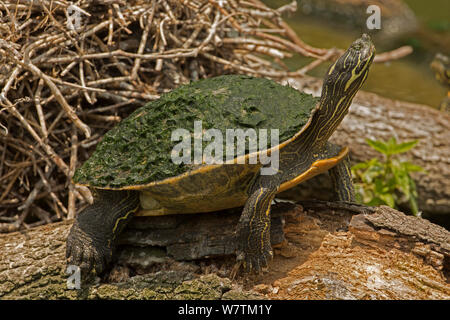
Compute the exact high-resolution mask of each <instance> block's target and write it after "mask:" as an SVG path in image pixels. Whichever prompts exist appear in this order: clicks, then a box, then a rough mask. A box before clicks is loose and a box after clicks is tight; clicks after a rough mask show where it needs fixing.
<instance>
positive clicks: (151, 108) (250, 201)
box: [67, 34, 375, 273]
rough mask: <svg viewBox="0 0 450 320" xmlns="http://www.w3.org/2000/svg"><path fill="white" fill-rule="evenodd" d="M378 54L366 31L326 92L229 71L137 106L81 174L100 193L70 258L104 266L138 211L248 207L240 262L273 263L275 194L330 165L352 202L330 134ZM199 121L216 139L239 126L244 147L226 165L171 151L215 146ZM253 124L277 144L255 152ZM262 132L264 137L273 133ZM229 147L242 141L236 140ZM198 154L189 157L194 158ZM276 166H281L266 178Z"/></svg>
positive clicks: (77, 230) (77, 228)
mask: <svg viewBox="0 0 450 320" xmlns="http://www.w3.org/2000/svg"><path fill="white" fill-rule="evenodd" d="M374 55H375V48H374V45H373V44H372V42H371V40H370V37H369V36H367V35H365V34H364V35H363V36H362V37H361V38H360V39H358V40H356V41H355V42H354V43H353V44H352V45H351V46H350V47H349V49H348V50H347V51H346V52H345V53H344V54H343V55H342V56H341V57H340V58H339V59H338V60H337V61H336V62H335V63H334V64H333V65H331V67H330V68H329V69H328V72H327V73H326V75H325V79H324V82H323V88H322V95H321V97H320V98H315V97H313V96H311V95H308V94H305V93H302V92H299V91H297V90H295V89H294V88H291V87H289V86H282V85H280V84H277V83H276V82H274V81H272V80H268V79H262V78H255V77H250V76H243V75H224V76H219V77H215V78H210V79H204V80H200V81H196V82H192V83H190V84H187V85H184V86H181V87H179V88H177V89H175V90H173V91H171V92H169V93H166V94H163V95H162V96H161V97H160V98H159V99H158V100H156V101H152V102H150V103H148V104H147V105H145V106H143V107H141V108H139V109H137V110H135V111H134V112H133V113H132V114H131V115H130V116H129V117H128V118H126V119H124V120H123V121H122V122H121V123H120V124H118V125H117V126H116V127H115V128H113V129H112V130H110V131H109V132H108V133H106V134H105V136H104V137H103V139H102V141H101V142H99V144H98V145H97V147H96V150H95V152H94V153H93V154H92V156H91V157H90V158H89V159H88V160H87V161H86V162H85V163H84V164H83V165H82V166H81V167H80V168H79V169H78V170H77V171H76V172H75V174H74V177H73V181H74V183H76V184H79V185H84V186H88V187H89V188H90V189H91V190H92V191H93V194H94V196H95V197H94V202H93V204H92V205H90V206H88V207H87V208H86V209H84V210H83V211H82V212H80V213H79V215H78V216H77V218H76V221H75V223H74V225H73V226H72V229H71V231H70V234H69V237H68V240H67V258H68V263H69V264H73V265H78V266H79V267H80V268H81V269H82V270H83V271H84V272H88V271H91V270H92V269H93V268H95V270H96V272H97V273H100V272H102V270H103V269H104V267H105V266H106V264H107V263H108V262H109V261H110V259H111V257H112V252H113V248H114V241H115V239H116V238H117V235H118V234H119V233H120V231H121V230H122V229H123V227H124V226H125V225H126V223H127V222H128V221H129V220H130V218H131V217H132V216H133V215H134V214H135V213H137V214H139V215H166V214H179V213H198V212H212V211H218V210H222V209H227V208H235V207H240V206H244V208H243V212H242V215H241V218H240V220H239V224H238V228H237V232H236V235H237V242H238V250H237V258H238V260H240V261H242V262H243V264H244V266H245V268H246V270H247V271H248V270H256V271H259V270H261V268H263V267H266V266H267V262H268V261H269V259H270V258H271V257H272V255H273V253H272V248H271V244H270V232H269V231H270V230H269V229H270V207H271V203H272V200H273V199H274V197H275V195H276V194H277V193H279V192H281V191H283V190H286V189H289V188H291V187H293V186H295V185H297V184H299V183H301V182H304V181H306V180H308V179H309V178H311V177H313V176H315V175H317V174H319V173H322V172H325V171H328V170H330V171H329V172H330V175H331V177H332V180H333V182H334V188H335V191H336V194H337V198H338V200H340V201H354V190H353V184H352V179H351V173H350V170H349V165H348V159H347V158H348V156H347V155H348V148H347V147H339V146H336V145H333V144H331V143H329V142H328V139H329V138H330V136H331V134H332V133H333V132H334V131H335V129H336V128H337V126H338V125H339V123H340V122H341V121H342V119H343V118H344V116H345V115H346V113H347V111H348V108H349V106H350V104H351V102H352V99H353V97H354V96H355V94H356V92H357V91H358V90H359V89H360V87H361V86H362V84H363V83H364V81H365V80H366V78H367V75H368V72H369V67H370V65H371V63H372V60H373V57H374ZM200 121H201V122H200ZM199 124H200V125H201V128H200V129H201V131H200V132H201V133H204V134H206V133H208V132H209V133H210V137H209V138H210V140H212V138H211V137H212V136H211V133H215V134H217V136H215V139H216V140H215V142H217V141H218V140H217V139H219V138H220V137H219V136H220V134H222V135H223V136H222V139H223V141H224V140H226V139H225V138H223V137H224V136H225V137H226V133H227V130H228V129H242V131H243V132H244V133H249V134H248V136H247V137H244V139H245V141H247V142H248V143H246V144H244V145H245V146H246V147H245V150H244V151H243V152H242V150H241V152H240V153H238V152H237V151H236V154H237V156H235V157H230V158H229V159H225V160H224V161H223V162H222V163H220V162H219V161H216V162H214V161H213V162H209V163H206V162H207V161H206V160H207V159H206V160H205V158H204V157H202V154H200V159H201V161H200V162H198V163H194V164H190V163H189V161H184V162H183V161H182V162H181V163H180V161H174V158H173V156H174V151H177V150H178V149H177V147H180V143H181V144H182V143H183V142H179V141H180V133H181V136H184V138H186V139H187V140H186V141H187V146H188V147H192V145H194V144H195V143H199V141H200V143H201V144H202V147H203V146H206V148H205V149H201V150H206V149H207V148H208V146H211V145H210V144H208V143H207V142H208V138H201V139H203V140H201V139H200V140H199V137H198V136H197V137H195V134H194V135H193V132H195V129H196V126H197V129H198V126H199ZM249 129H252V130H253V133H256V134H257V135H262V133H261V132H263V129H270V136H271V137H272V132H276V130H277V132H278V142H276V141H275V143H272V142H273V141H272V140H271V141H270V143H269V144H268V145H267V147H266V149H265V150H257V151H254V149H251V148H250V147H249V145H250V139H249V136H250V133H252V132H251V130H250V131H249ZM210 130H212V131H210ZM274 130H275V131H274ZM265 136H266V137H264V139H266V142H267V136H269V133H268V131H266V132H265ZM274 136H275V135H274ZM174 137H175V138H174ZM192 137H193V139H190V138H192ZM258 138H261V137H260V136H258ZM264 139H260V141H263V140H264ZM219 140H220V139H219ZM236 140H237V139H236ZM183 141H184V142H186V141H185V140H183ZM241 142H242V141H241ZM232 143H233V144H234V143H237V142H235V139H234V138H233V141H232ZM211 144H212V142H211ZM214 145H215V146H217V145H219V146H221V144H214ZM184 146H185V147H186V144H185V145H184ZM194 147H195V146H194ZM232 147H234V145H232ZM197 149H198V148H197ZM197 149H195V148H194V152H193V156H194V159H195V156H196V155H195V152H196V150H197ZM224 149H226V148H225V147H224ZM231 149H232V148H231ZM222 151H223V150H222ZM178 152H180V150H178ZM216 153H217V154H220V150H215V155H216ZM175 154H177V152H175ZM211 154H212V153H211ZM224 154H225V153H224ZM263 154H265V156H266V158H265V159H266V160H267V159H268V157H269V156H270V157H272V156H273V155H274V154H275V155H277V157H274V158H273V159H275V160H277V161H278V162H277V163H276V165H274V163H272V164H268V163H267V161H266V162H265V163H264V162H263V160H262V159H263ZM191 156H192V155H189V154H187V156H186V155H185V156H184V158H183V159H185V160H192V157H191ZM227 157H228V154H227ZM252 160H253V162H252ZM270 165H272V167H273V168H274V169H273V170H272V171H271V170H267V171H265V172H266V173H265V174H262V172H263V169H270V167H269V166H270ZM224 227H225V228H226V227H227V226H224Z"/></svg>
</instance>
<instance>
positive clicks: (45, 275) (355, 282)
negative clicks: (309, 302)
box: [0, 202, 450, 299]
mask: <svg viewBox="0 0 450 320" xmlns="http://www.w3.org/2000/svg"><path fill="white" fill-rule="evenodd" d="M273 212H274V218H273V219H274V220H272V225H273V230H272V231H273V233H272V242H273V244H274V247H275V257H274V261H273V262H272V263H271V264H270V269H269V271H268V272H266V273H263V274H260V275H245V274H241V273H238V276H237V278H236V279H235V280H233V281H232V280H230V279H229V275H230V272H231V269H232V266H233V265H234V256H233V255H232V254H231V255H230V254H229V250H232V249H233V248H234V246H235V243H231V244H229V243H226V244H225V243H221V244H220V242H221V241H228V242H233V237H230V234H231V233H230V230H233V229H234V228H235V223H236V222H237V217H238V213H239V212H238V210H236V211H234V212H231V213H224V212H222V213H220V214H219V213H216V214H198V215H183V216H181V217H180V216H168V217H157V219H156V220H155V219H153V221H151V219H152V218H155V217H145V218H137V219H134V221H132V223H131V225H130V228H128V230H126V231H125V232H124V234H123V235H122V237H121V240H120V241H121V246H120V248H119V249H118V256H119V259H118V261H117V262H116V263H115V265H114V268H113V269H112V271H111V272H110V274H109V275H106V276H105V277H103V278H102V279H96V282H88V283H86V284H82V286H81V289H79V290H69V289H68V288H67V284H68V277H70V275H68V274H66V263H65V257H64V253H65V240H66V237H67V234H68V231H69V228H70V226H71V223H72V221H65V222H61V223H55V224H49V225H45V226H41V227H37V228H35V229H30V230H26V231H23V232H15V233H10V234H2V235H0V248H2V250H1V251H0V299H61V298H63V299H106V298H114V299H125V298H126V299H205V298H206V299H246V298H266V299H267V298H270V299H307V298H322V299H342V298H344V299H346V298H352V299H367V298H374V299H383V298H395V299H410V298H412V299H427V298H428V299H429V298H432V299H449V298H450V287H449V285H448V282H446V281H448V279H449V271H450V233H449V232H448V231H446V230H445V229H444V228H442V227H439V226H437V225H434V224H432V223H430V222H429V221H427V220H425V219H421V218H415V217H411V216H405V215H404V214H403V213H401V212H399V211H396V210H393V209H391V208H388V207H378V208H370V207H365V206H359V205H341V204H338V205H337V204H334V203H321V202H305V203H303V205H294V204H287V203H281V204H277V205H275V207H274V210H273ZM282 217H284V218H282ZM166 218H167V219H166ZM142 219H145V220H142ZM147 219H150V220H147ZM178 219H180V220H178ZM283 221H284V223H283ZM218 222H220V224H217V223H218ZM277 224H278V227H277ZM281 226H283V230H284V234H285V235H286V239H285V240H284V241H282V240H283V237H280V234H281V235H282V233H281ZM208 228H213V229H212V230H214V231H211V230H209V229H208ZM146 230H147V232H146ZM277 230H278V231H277ZM137 232H139V235H137ZM274 235H275V237H274ZM136 236H137V237H136ZM277 236H278V240H277V241H274V239H275V238H276V237H277ZM208 238H210V239H209V240H211V241H209V240H208ZM176 239H178V241H179V243H183V242H184V243H186V242H189V241H190V243H191V244H192V246H191V247H186V246H185V247H184V249H183V250H182V251H179V250H169V249H168V248H170V246H172V245H173V243H176ZM220 239H222V240H220ZM280 241H282V242H281V243H278V244H275V243H276V242H280ZM219 244H220V245H219ZM132 247H133V248H134V249H133V248H132ZM175 248H176V247H175ZM218 248H220V249H218ZM133 250H135V251H134V253H135V254H129V253H130V252H132V251H133ZM155 250H157V251H155ZM158 250H159V251H158ZM180 252H181V253H180ZM186 252H188V256H186ZM127 253H128V254H127ZM204 253H208V254H207V255H208V256H212V255H222V254H225V258H223V259H222V260H217V259H204V258H202V259H201V260H197V261H191V262H185V261H183V262H175V261H174V256H173V255H175V257H177V255H179V254H180V255H179V256H178V258H177V259H183V260H184V259H191V258H198V257H200V256H201V255H202V254H204ZM183 255H184V256H183ZM394 262H395V263H394ZM118 265H121V267H119V266H118ZM374 266H376V268H375V267H374ZM339 268H341V269H339ZM374 268H375V269H374ZM350 269H351V270H350ZM130 270H131V271H130ZM352 270H353V271H357V272H353V273H352V272H350V271H352ZM145 272H147V273H145ZM358 272H359V273H358ZM120 273H122V274H121V275H118V274H120ZM364 277H366V278H367V279H366V278H364ZM371 277H372V278H371ZM379 281H381V282H379ZM383 281H384V282H383ZM389 281H391V283H395V284H401V287H400V286H399V287H398V288H399V289H396V288H393V287H392V286H394V285H379V284H380V283H384V284H385V283H388V282H389ZM289 287H293V288H294V289H295V290H292V289H291V290H288V288H289ZM302 288H303V289H302ZM400 288H401V290H400ZM302 290H303V291H302Z"/></svg>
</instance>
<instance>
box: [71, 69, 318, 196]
mask: <svg viewBox="0 0 450 320" xmlns="http://www.w3.org/2000/svg"><path fill="white" fill-rule="evenodd" d="M317 101H318V98H315V97H313V96H311V95H308V94H305V93H301V92H299V91H297V90H295V89H293V88H291V87H288V86H282V85H280V84H277V83H276V82H274V81H271V80H268V79H261V78H253V77H249V76H241V75H226V76H220V77H216V78H211V79H205V80H200V81H197V82H193V83H190V84H188V85H185V86H182V87H180V88H178V89H175V90H173V91H171V92H169V93H166V94H164V95H162V96H161V98H160V99H158V100H156V101H152V102H150V103H148V104H146V105H145V106H143V107H141V108H139V109H137V110H136V111H134V112H133V113H132V114H131V115H130V116H129V117H128V118H126V119H124V120H123V121H122V122H121V123H120V124H118V125H117V126H116V127H115V128H113V129H112V130H110V131H109V132H108V133H106V134H105V136H104V137H103V139H102V141H101V142H100V143H99V144H98V145H97V148H96V150H95V152H94V153H93V154H92V156H91V157H90V158H89V159H88V160H87V161H86V162H85V163H84V164H83V165H82V166H81V167H80V168H79V169H78V170H77V171H76V172H75V175H74V177H73V180H74V182H75V183H78V184H83V185H88V186H91V187H99V188H112V189H119V188H123V187H127V186H138V185H144V184H148V183H150V182H154V181H159V180H162V179H165V178H169V177H174V176H177V175H180V174H182V173H184V172H186V171H188V170H190V169H191V168H192V167H191V166H187V165H184V164H178V165H177V164H175V163H173V162H172V159H171V151H172V149H173V148H174V146H175V145H176V144H178V143H179V141H171V134H172V132H173V131H174V130H176V129H178V128H184V129H187V130H189V132H191V133H193V132H194V121H198V120H201V121H202V127H203V130H206V129H210V128H215V129H219V130H221V131H222V133H223V137H225V130H226V129H238V128H241V129H244V130H245V129H248V128H255V129H268V132H269V133H268V136H269V137H270V129H278V130H279V141H280V143H281V142H283V141H286V140H288V139H289V138H291V137H292V136H293V135H295V133H297V132H298V131H299V130H300V129H301V128H302V127H303V126H304V125H305V124H306V123H307V121H308V119H309V118H310V116H311V111H312V109H313V108H314V106H315V105H316V103H317ZM256 132H258V130H256ZM192 140H193V139H192ZM268 140H269V141H268V144H269V145H270V138H269V139H268ZM224 141H225V138H224ZM208 143H209V142H204V146H206V145H207V144H208ZM224 150H225V149H224ZM224 155H225V151H224Z"/></svg>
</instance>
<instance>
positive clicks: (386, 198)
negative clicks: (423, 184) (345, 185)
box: [352, 137, 423, 216]
mask: <svg viewBox="0 0 450 320" xmlns="http://www.w3.org/2000/svg"><path fill="white" fill-rule="evenodd" d="M366 141H367V143H368V144H369V145H370V146H371V147H372V148H373V149H375V150H376V151H378V152H380V153H382V154H383V155H384V161H380V160H378V159H376V158H374V159H371V160H368V161H365V162H361V163H358V164H356V165H354V166H353V167H352V174H353V178H354V180H355V191H356V199H357V201H359V202H362V203H365V204H367V205H369V206H377V205H381V204H384V205H388V206H390V207H391V208H396V205H397V204H398V203H400V202H408V203H409V206H410V208H411V211H412V213H413V214H414V215H416V216H420V212H419V208H418V206H417V191H416V185H415V183H414V181H413V179H412V178H411V175H410V173H411V172H415V171H423V168H422V167H420V166H417V165H415V164H412V163H411V162H409V161H400V160H399V159H398V158H397V155H398V154H401V153H404V152H406V151H408V150H410V149H411V148H413V147H414V146H415V145H416V144H417V142H418V141H417V140H414V141H408V142H404V143H397V141H396V139H395V138H394V137H392V138H390V139H389V140H388V141H387V142H385V141H378V140H370V139H367V140H366Z"/></svg>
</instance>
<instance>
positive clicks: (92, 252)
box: [66, 222, 112, 275]
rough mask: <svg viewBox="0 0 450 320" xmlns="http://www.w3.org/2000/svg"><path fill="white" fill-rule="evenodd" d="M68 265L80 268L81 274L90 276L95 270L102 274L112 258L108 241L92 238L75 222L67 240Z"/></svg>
mask: <svg viewBox="0 0 450 320" xmlns="http://www.w3.org/2000/svg"><path fill="white" fill-rule="evenodd" d="M66 258H67V263H68V264H70V265H75V266H78V267H79V268H80V270H81V273H82V274H84V275H88V274H89V273H90V272H91V271H92V270H93V269H95V272H96V273H97V274H100V273H101V272H102V271H103V270H104V269H105V267H106V265H107V264H108V263H109V262H110V260H111V258H112V250H111V248H110V246H108V243H107V241H102V240H101V239H98V238H95V237H91V236H90V235H89V234H87V233H85V232H84V231H83V230H82V229H81V228H80V227H79V226H78V224H77V222H75V224H74V225H73V227H72V229H71V230H70V234H69V237H68V238H67V248H66Z"/></svg>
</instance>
